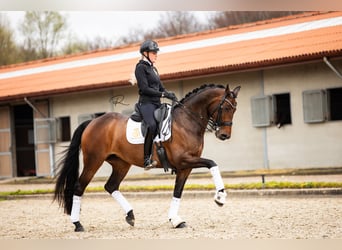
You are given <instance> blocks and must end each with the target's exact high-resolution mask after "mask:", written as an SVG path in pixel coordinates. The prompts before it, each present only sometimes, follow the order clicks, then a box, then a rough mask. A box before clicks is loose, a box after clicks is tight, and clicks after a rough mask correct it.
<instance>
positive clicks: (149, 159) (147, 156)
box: [144, 129, 157, 169]
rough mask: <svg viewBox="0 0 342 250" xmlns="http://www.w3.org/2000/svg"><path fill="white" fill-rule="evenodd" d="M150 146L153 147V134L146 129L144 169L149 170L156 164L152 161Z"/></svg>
mask: <svg viewBox="0 0 342 250" xmlns="http://www.w3.org/2000/svg"><path fill="white" fill-rule="evenodd" d="M152 145H153V133H151V132H150V129H147V133H146V136H145V143H144V168H145V169H150V168H153V167H155V165H156V164H157V162H155V161H152Z"/></svg>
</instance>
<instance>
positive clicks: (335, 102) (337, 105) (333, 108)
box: [327, 88, 342, 121]
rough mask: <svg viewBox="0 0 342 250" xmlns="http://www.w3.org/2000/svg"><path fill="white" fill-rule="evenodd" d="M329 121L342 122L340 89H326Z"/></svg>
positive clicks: (341, 92)
mask: <svg viewBox="0 0 342 250" xmlns="http://www.w3.org/2000/svg"><path fill="white" fill-rule="evenodd" d="M327 96H328V107H329V120H331V121H339V120H342V88H333V89H327Z"/></svg>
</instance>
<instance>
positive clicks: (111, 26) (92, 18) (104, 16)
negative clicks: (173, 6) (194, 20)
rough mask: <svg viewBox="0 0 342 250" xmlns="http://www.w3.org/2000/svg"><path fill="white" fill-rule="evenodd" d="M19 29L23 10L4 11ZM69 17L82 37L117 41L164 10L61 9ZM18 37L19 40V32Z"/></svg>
mask: <svg viewBox="0 0 342 250" xmlns="http://www.w3.org/2000/svg"><path fill="white" fill-rule="evenodd" d="M1 13H3V14H5V15H6V16H7V17H8V19H9V21H10V24H11V27H12V29H13V30H17V29H18V26H19V24H20V23H21V22H22V21H23V20H24V15H25V12H24V11H2V12H1ZM60 13H61V14H63V15H65V16H66V17H67V20H68V27H69V28H68V30H69V32H71V33H72V35H73V36H75V37H77V38H78V39H79V40H93V39H94V38H95V37H98V36H100V37H103V38H106V39H108V40H113V41H116V40H117V39H118V38H119V37H122V36H124V35H127V34H129V33H130V30H132V29H143V30H144V31H147V30H150V29H152V28H153V27H156V26H157V24H158V21H159V20H160V18H161V17H162V14H163V13H164V12H163V11H60ZM209 13H210V12H209V11H196V12H194V14H195V15H196V17H198V20H199V21H201V20H202V21H203V20H205V19H206V18H207V17H208V15H209ZM15 37H16V38H17V39H18V40H20V34H19V32H18V31H16V34H15Z"/></svg>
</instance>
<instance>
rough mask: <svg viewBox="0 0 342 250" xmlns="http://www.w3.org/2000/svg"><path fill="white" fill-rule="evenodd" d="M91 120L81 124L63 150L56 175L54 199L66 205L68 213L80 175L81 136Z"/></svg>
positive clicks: (68, 212)
mask: <svg viewBox="0 0 342 250" xmlns="http://www.w3.org/2000/svg"><path fill="white" fill-rule="evenodd" d="M90 122H91V120H88V121H85V122H83V123H82V124H80V125H79V126H78V127H77V129H76V130H75V132H74V134H73V136H72V139H71V142H70V145H69V147H68V148H67V149H66V150H65V151H64V152H63V157H62V158H61V159H60V161H59V163H58V166H57V169H58V173H57V175H56V177H57V180H56V186H55V195H54V200H57V201H58V203H59V205H60V206H61V207H64V212H65V213H66V214H69V215H70V214H71V208H72V197H73V195H74V191H75V185H76V183H77V180H78V177H79V152H80V145H81V138H82V134H83V132H84V130H85V129H86V127H87V126H88V124H89V123H90Z"/></svg>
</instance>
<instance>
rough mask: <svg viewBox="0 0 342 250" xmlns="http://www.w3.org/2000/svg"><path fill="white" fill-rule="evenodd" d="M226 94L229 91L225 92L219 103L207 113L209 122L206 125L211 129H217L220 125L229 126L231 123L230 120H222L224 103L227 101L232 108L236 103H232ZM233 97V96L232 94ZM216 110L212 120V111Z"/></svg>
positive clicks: (234, 107)
mask: <svg viewBox="0 0 342 250" xmlns="http://www.w3.org/2000/svg"><path fill="white" fill-rule="evenodd" d="M228 94H231V93H225V95H224V96H223V97H222V99H221V101H220V103H219V105H218V106H217V107H216V108H215V109H214V111H213V112H211V114H210V115H209V122H208V125H209V127H210V128H211V129H212V130H215V131H217V130H219V128H220V127H231V126H232V125H233V122H232V121H222V110H223V105H224V103H228V104H229V105H230V107H231V108H232V109H236V105H234V104H233V103H232V102H231V101H230V100H229V99H228V98H227V97H228ZM232 97H233V98H235V97H234V96H232ZM215 112H217V115H216V119H215V120H214V118H213V117H214V116H213V115H214V113H215Z"/></svg>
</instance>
